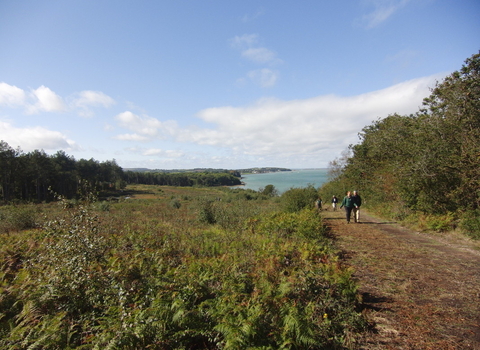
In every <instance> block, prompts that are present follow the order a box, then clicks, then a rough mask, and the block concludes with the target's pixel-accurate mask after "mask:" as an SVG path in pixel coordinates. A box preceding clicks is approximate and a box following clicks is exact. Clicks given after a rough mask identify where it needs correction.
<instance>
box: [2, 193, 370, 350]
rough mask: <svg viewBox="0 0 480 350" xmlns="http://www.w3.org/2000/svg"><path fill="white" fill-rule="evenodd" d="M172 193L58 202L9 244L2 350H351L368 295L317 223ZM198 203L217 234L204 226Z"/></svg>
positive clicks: (256, 205) (275, 208)
mask: <svg viewBox="0 0 480 350" xmlns="http://www.w3.org/2000/svg"><path fill="white" fill-rule="evenodd" d="M174 191H175V192H173V190H172V191H170V190H168V189H165V190H164V192H165V198H164V199H159V198H152V199H148V200H147V199H140V198H138V199H131V200H129V201H119V202H112V203H111V204H110V210H109V211H98V210H93V209H96V208H95V207H93V206H92V205H91V204H89V203H82V204H81V205H78V206H74V207H70V208H68V207H67V208H66V207H65V206H63V205H60V206H58V207H55V208H54V207H52V206H48V207H47V209H46V210H48V215H49V216H51V217H53V219H52V220H48V221H47V222H46V223H45V224H44V229H43V230H30V231H22V232H19V233H18V234H17V235H2V236H0V247H1V249H0V259H1V260H2V264H1V265H0V266H1V269H0V315H1V318H0V348H2V349H6V350H13V349H132V350H133V349H194V348H202V349H247V348H251V349H254V348H256V349H260V348H262V349H325V350H326V349H349V348H353V347H354V339H355V338H356V337H357V335H358V333H359V332H361V331H363V329H364V327H365V321H364V319H363V317H362V316H361V314H359V313H358V312H356V308H357V306H358V297H357V289H356V288H357V287H356V285H355V283H354V282H353V279H352V278H351V274H352V271H350V270H348V269H345V268H343V267H342V266H341V265H340V264H339V263H338V262H337V258H336V257H335V254H334V251H333V249H332V245H331V242H330V241H329V240H328V239H327V238H326V237H325V233H324V229H323V225H322V220H321V217H320V216H319V215H318V213H316V212H315V211H314V210H310V209H304V210H302V211H299V212H296V213H285V212H280V211H279V208H280V207H279V205H280V203H277V202H276V201H274V200H273V199H272V200H268V201H267V200H259V201H252V200H242V201H224V200H223V199H224V198H226V197H228V196H230V195H232V194H231V193H229V192H222V191H218V192H206V191H201V190H200V189H196V190H195V189H191V190H182V191H179V190H178V189H175V190H174ZM173 193H175V194H176V195H182V193H183V195H184V196H188V197H189V198H191V201H190V205H182V206H181V207H180V208H174V207H172V206H171V205H170V203H171V199H170V196H169V195H170V194H172V195H173ZM199 205H200V206H202V205H203V206H205V208H210V209H208V210H211V213H212V215H213V216H214V217H215V221H216V222H217V224H216V225H211V223H205V224H199V223H198V216H197V215H198V210H199V208H198V206H199ZM208 210H207V211H208ZM234 217H237V220H238V221H234V219H233V218H234Z"/></svg>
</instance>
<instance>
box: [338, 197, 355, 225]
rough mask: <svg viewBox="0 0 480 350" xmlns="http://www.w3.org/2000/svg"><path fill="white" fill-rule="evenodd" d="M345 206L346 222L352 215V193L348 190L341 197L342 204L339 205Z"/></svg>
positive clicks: (348, 221)
mask: <svg viewBox="0 0 480 350" xmlns="http://www.w3.org/2000/svg"><path fill="white" fill-rule="evenodd" d="M343 207H345V215H346V217H347V224H349V223H350V216H351V215H352V209H353V207H354V203H353V198H352V193H351V192H350V191H348V192H347V195H346V196H345V197H343V201H342V204H341V205H340V209H342V208H343Z"/></svg>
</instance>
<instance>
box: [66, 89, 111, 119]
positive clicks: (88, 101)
mask: <svg viewBox="0 0 480 350" xmlns="http://www.w3.org/2000/svg"><path fill="white" fill-rule="evenodd" d="M114 104H115V100H114V99H113V98H111V97H110V96H108V95H106V94H104V93H103V92H100V91H91V90H86V91H81V92H80V93H79V94H78V95H77V96H75V97H73V98H72V101H71V102H70V105H71V106H72V107H73V108H75V109H78V114H79V115H80V116H82V117H91V116H93V111H92V110H91V107H105V108H108V107H110V106H112V105H114Z"/></svg>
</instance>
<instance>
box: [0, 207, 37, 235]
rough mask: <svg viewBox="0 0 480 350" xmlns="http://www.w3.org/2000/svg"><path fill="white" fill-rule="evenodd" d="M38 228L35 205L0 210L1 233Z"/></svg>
mask: <svg viewBox="0 0 480 350" xmlns="http://www.w3.org/2000/svg"><path fill="white" fill-rule="evenodd" d="M36 226H37V211H36V209H35V207H34V206H33V205H22V206H6V207H3V208H1V210H0V232H10V231H21V230H27V229H30V228H34V227H36Z"/></svg>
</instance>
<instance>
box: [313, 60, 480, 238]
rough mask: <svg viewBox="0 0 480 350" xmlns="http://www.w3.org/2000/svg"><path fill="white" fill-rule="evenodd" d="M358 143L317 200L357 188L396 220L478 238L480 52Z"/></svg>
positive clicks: (377, 124) (338, 161)
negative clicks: (413, 108) (419, 102)
mask: <svg viewBox="0 0 480 350" xmlns="http://www.w3.org/2000/svg"><path fill="white" fill-rule="evenodd" d="M359 137H360V143H359V144H357V145H354V146H350V149H349V153H348V154H345V155H344V156H343V157H342V158H340V159H336V160H335V161H333V162H331V164H330V174H331V178H332V181H331V182H330V183H328V184H326V185H325V186H324V187H323V189H322V192H323V193H324V195H327V194H330V195H331V193H336V194H337V195H338V194H340V193H342V192H344V191H345V190H351V189H359V190H360V191H362V192H363V197H364V198H365V199H366V200H367V203H369V206H372V207H374V206H377V207H379V208H381V209H382V211H383V212H384V213H388V214H389V215H390V216H391V217H393V218H395V219H397V220H412V221H415V220H416V221H417V222H419V221H422V220H423V221H424V225H426V226H427V227H426V228H430V229H438V230H442V229H450V228H452V227H456V226H457V225H460V227H461V228H463V229H464V231H465V232H466V233H469V234H470V235H472V236H475V237H479V238H480V219H479V218H480V54H475V55H473V56H472V57H470V58H469V59H467V60H466V61H465V65H463V67H462V68H461V70H460V71H456V72H454V73H453V74H451V75H450V76H448V77H446V78H445V79H444V80H443V81H442V82H439V83H437V84H436V86H435V88H434V89H433V90H432V93H431V95H430V96H429V97H428V98H425V99H424V102H423V106H422V108H420V109H419V111H418V112H417V113H415V114H412V115H398V114H393V115H390V116H388V117H386V118H384V119H379V120H377V121H375V122H374V123H373V124H372V125H369V126H367V127H365V128H364V129H363V130H362V132H361V133H360V134H359Z"/></svg>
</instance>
